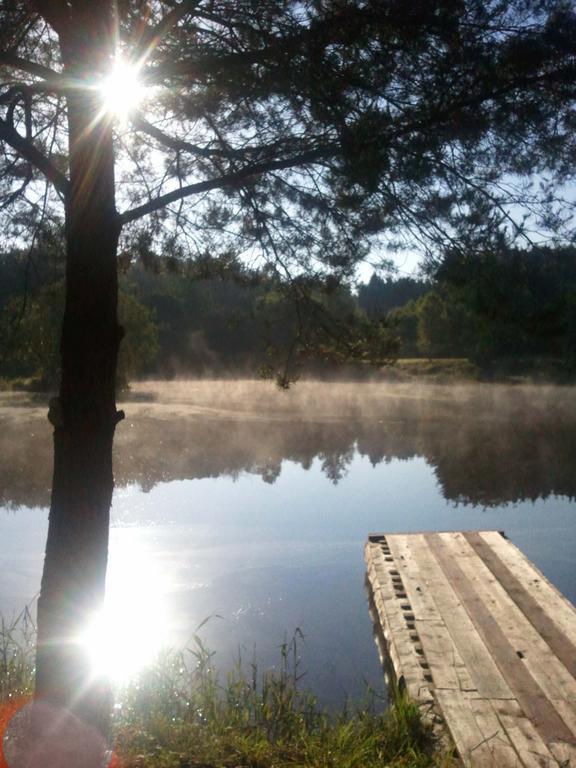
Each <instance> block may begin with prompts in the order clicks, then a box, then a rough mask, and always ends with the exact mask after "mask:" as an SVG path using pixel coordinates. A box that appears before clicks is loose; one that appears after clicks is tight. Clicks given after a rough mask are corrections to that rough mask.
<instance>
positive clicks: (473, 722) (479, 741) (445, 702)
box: [434, 690, 518, 768]
mask: <svg viewBox="0 0 576 768" xmlns="http://www.w3.org/2000/svg"><path fill="white" fill-rule="evenodd" d="M434 695H435V697H436V699H437V701H438V704H439V706H440V708H441V710H442V712H443V714H444V717H445V721H446V725H447V727H448V730H449V732H450V735H451V737H452V740H453V741H454V745H455V746H456V749H457V750H458V755H459V756H460V759H461V760H462V762H463V763H464V765H465V766H466V768H468V766H473V767H474V768H500V766H501V765H502V766H503V768H507V766H509V765H510V763H504V764H502V763H499V762H498V761H497V758H496V755H495V754H494V747H493V745H492V744H491V743H490V742H491V741H492V738H490V736H491V735H490V734H488V737H487V736H485V735H484V733H483V731H482V730H481V728H480V724H479V723H478V720H477V718H476V716H475V714H474V712H473V711H472V709H471V707H470V700H469V699H465V698H464V697H463V696H462V694H459V693H458V692H457V691H442V690H438V691H435V694H434ZM495 735H496V734H494V736H495ZM512 765H513V766H514V768H518V761H516V762H515V763H512Z"/></svg>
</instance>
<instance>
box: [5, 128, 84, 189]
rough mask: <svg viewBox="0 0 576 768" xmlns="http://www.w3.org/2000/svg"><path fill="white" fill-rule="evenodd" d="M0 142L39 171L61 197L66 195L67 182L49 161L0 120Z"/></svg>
mask: <svg viewBox="0 0 576 768" xmlns="http://www.w3.org/2000/svg"><path fill="white" fill-rule="evenodd" d="M0 141H5V142H6V143H7V144H9V145H10V146H11V147H12V149H14V150H15V151H16V152H18V154H19V155H20V156H21V157H23V158H24V160H27V161H28V162H29V163H31V164H32V165H33V166H35V167H36V168H37V169H38V170H39V171H41V172H42V173H43V174H44V176H45V177H46V178H47V179H48V181H50V182H51V183H52V184H53V186H54V188H55V189H56V190H57V191H58V192H59V193H60V194H61V195H62V196H64V197H65V196H66V195H67V194H68V188H69V182H68V179H67V178H66V176H65V175H64V174H63V173H61V172H60V171H59V170H58V169H57V168H56V167H55V166H54V165H52V163H51V162H50V160H49V159H48V158H47V157H46V156H45V155H43V154H42V152H40V150H39V149H37V148H36V147H35V146H34V145H33V144H31V143H30V142H29V141H27V140H26V139H25V138H24V137H23V136H21V135H20V134H19V133H18V131H17V130H16V129H15V128H12V126H10V125H8V123H7V122H6V121H5V120H2V119H0Z"/></svg>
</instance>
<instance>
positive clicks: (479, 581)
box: [442, 533, 576, 743]
mask: <svg viewBox="0 0 576 768" xmlns="http://www.w3.org/2000/svg"><path fill="white" fill-rule="evenodd" d="M442 539H443V541H444V542H445V544H446V545H447V546H448V547H449V548H450V550H451V551H452V552H453V553H454V555H455V556H457V557H458V562H459V564H460V566H461V568H462V570H463V571H464V572H465V573H466V574H467V575H468V577H469V578H470V579H471V582H472V583H473V584H474V586H475V588H476V590H477V591H478V594H479V596H480V598H481V599H482V600H483V601H484V603H485V605H486V606H487V607H488V608H489V610H490V612H491V614H492V616H493V617H494V618H495V619H496V621H497V622H498V625H499V627H500V628H501V630H502V631H503V632H504V633H505V635H506V638H507V639H508V641H509V643H510V645H511V646H512V647H513V648H514V649H515V650H516V654H517V655H518V656H521V663H522V664H523V665H524V666H525V667H526V669H527V670H528V672H529V673H530V674H531V675H532V677H533V678H534V680H535V681H536V683H537V684H538V685H539V686H540V688H541V689H542V692H543V693H544V694H545V695H546V697H547V698H548V699H549V700H550V702H552V704H553V706H554V708H555V709H556V710H557V711H558V713H559V714H560V716H561V718H562V719H563V720H564V722H565V723H566V725H567V726H568V727H569V728H570V730H571V731H572V735H573V736H574V743H576V680H575V679H574V678H573V677H572V675H571V674H570V673H569V672H568V670H567V669H566V668H565V666H564V665H563V664H562V663H561V662H560V661H559V660H558V658H557V657H556V655H555V654H554V653H553V651H552V650H551V649H550V648H549V646H548V644H547V643H546V641H545V640H544V639H543V638H542V637H541V636H540V634H539V633H538V631H537V630H536V629H535V627H534V626H533V624H532V623H531V622H530V621H529V620H528V619H527V618H526V616H525V615H524V613H523V612H522V611H521V610H520V609H519V608H518V606H517V605H516V604H515V602H514V601H513V600H512V599H511V598H510V596H509V595H508V594H507V592H506V590H505V588H504V587H503V585H501V584H500V583H499V581H498V580H497V579H495V578H494V576H493V574H492V572H491V571H490V570H489V569H488V568H487V567H486V565H485V564H484V562H483V561H482V560H479V559H478V557H477V553H476V552H475V550H474V549H473V548H472V547H471V546H470V545H469V543H468V540H467V538H466V536H464V535H462V534H459V533H453V534H450V535H443V536H442Z"/></svg>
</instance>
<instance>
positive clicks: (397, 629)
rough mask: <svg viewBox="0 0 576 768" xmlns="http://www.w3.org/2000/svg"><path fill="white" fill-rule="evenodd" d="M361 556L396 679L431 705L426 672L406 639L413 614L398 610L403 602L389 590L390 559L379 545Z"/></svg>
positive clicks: (419, 698)
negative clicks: (363, 557)
mask: <svg viewBox="0 0 576 768" xmlns="http://www.w3.org/2000/svg"><path fill="white" fill-rule="evenodd" d="M365 552H366V562H367V566H368V580H369V582H370V585H371V588H372V597H373V600H374V605H375V608H376V610H377V612H378V616H379V619H380V625H381V629H382V631H383V634H384V637H385V639H386V641H387V643H388V651H389V654H390V660H391V662H392V666H393V668H394V670H395V674H396V678H397V680H398V681H399V683H400V685H401V687H402V684H403V685H405V687H406V689H407V691H408V693H409V695H410V696H411V697H412V698H413V699H414V700H416V701H418V702H419V703H425V702H431V701H432V694H431V691H430V678H429V670H427V669H425V668H423V667H422V660H421V659H420V658H419V657H418V655H417V653H416V651H415V648H414V644H413V643H412V641H411V638H410V631H411V630H410V629H409V627H410V625H411V623H412V618H413V614H412V613H411V611H407V610H405V609H404V608H403V607H402V606H405V605H406V602H405V601H404V600H400V599H399V598H398V597H397V596H396V591H395V590H394V587H393V582H392V579H391V574H390V571H391V570H395V566H394V563H393V558H392V556H391V555H389V554H386V553H385V552H384V551H383V548H382V544H381V543H380V542H369V543H368V544H367V546H366V551H365Z"/></svg>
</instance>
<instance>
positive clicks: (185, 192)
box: [120, 145, 337, 224]
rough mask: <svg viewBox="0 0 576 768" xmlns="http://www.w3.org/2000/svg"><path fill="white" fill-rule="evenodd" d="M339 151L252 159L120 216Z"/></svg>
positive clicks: (125, 220)
mask: <svg viewBox="0 0 576 768" xmlns="http://www.w3.org/2000/svg"><path fill="white" fill-rule="evenodd" d="M336 154H337V148H336V146H335V145H330V146H326V147H322V148H318V149H314V150H310V151H309V152H304V153H302V154H301V155H295V156H293V157H287V158H283V159H279V160H271V161H269V162H267V163H253V164H251V165H247V166H244V168H240V169H239V170H237V171H231V172H230V173H225V174H223V175H222V176H218V177H217V178H215V179H206V181H200V182H198V183H197V184H189V185H187V186H185V187H181V188H178V189H175V190H173V191H172V192H167V193H166V194H165V195H160V196H159V197H157V198H155V199H154V200H151V201H150V202H148V203H145V204H144V205H140V206H138V207H136V208H131V209H129V210H128V211H124V213H123V214H122V215H121V216H120V221H121V223H122V224H128V223H129V222H131V221H135V220H136V219H140V218H142V217H143V216H147V215H148V214H149V213H154V211H158V210H160V209H161V208H164V207H165V206H166V205H170V203H174V202H177V201H178V200H182V199H184V198H186V197H190V196H192V195H197V194H200V193H202V192H210V191H212V190H214V189H223V188H225V187H228V186H232V185H234V184H237V183H239V182H242V181H245V180H246V179H249V178H251V177H252V176H261V175H262V174H265V173H268V172H269V171H279V170H283V169H286V168H294V167H297V166H303V165H309V164H311V163H318V162H320V161H321V160H327V159H329V158H331V157H334V156H335V155H336Z"/></svg>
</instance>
